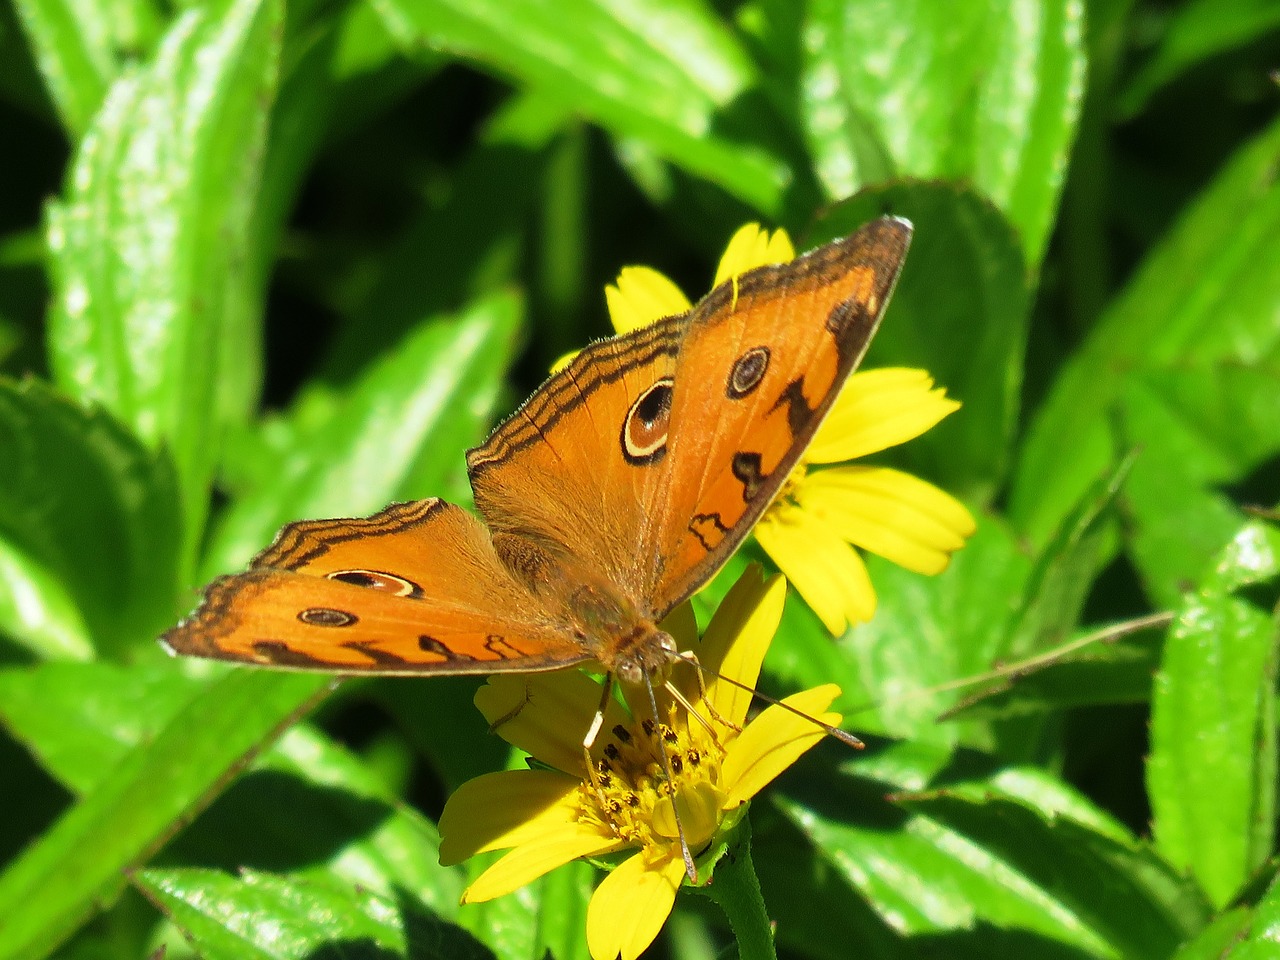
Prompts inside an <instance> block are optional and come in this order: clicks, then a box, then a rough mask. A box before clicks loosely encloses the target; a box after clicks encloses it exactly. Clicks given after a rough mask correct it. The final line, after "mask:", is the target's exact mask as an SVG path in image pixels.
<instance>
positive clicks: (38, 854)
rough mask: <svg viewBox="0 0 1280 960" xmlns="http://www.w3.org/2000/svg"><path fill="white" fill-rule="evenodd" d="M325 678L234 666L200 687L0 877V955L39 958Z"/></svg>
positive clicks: (316, 692) (323, 685)
mask: <svg viewBox="0 0 1280 960" xmlns="http://www.w3.org/2000/svg"><path fill="white" fill-rule="evenodd" d="M331 682H332V681H331V679H330V678H329V677H327V676H316V675H308V674H279V673H277V674H268V673H262V672H255V671H245V670H241V671H235V672H232V673H229V674H227V675H226V676H225V677H223V678H222V679H220V680H217V681H215V682H213V683H210V684H208V685H207V686H206V687H204V688H203V689H202V690H201V691H200V692H199V693H197V694H196V696H195V697H193V698H192V699H191V700H190V701H189V702H188V703H187V705H186V706H185V707H184V708H183V709H182V710H181V711H179V712H178V713H177V714H176V715H175V716H174V717H173V718H172V719H171V720H170V721H169V723H167V724H166V725H165V726H164V729H163V730H161V731H160V733H159V734H157V736H156V737H155V739H154V740H152V741H150V742H148V743H144V744H141V745H139V746H138V747H136V748H134V749H133V750H132V751H130V752H129V753H128V754H127V755H126V756H125V757H124V758H123V759H122V760H121V761H120V763H119V764H118V765H117V766H116V767H115V768H114V769H113V770H112V771H111V772H110V773H109V774H108V775H107V776H106V777H105V778H104V779H102V780H101V781H100V782H99V783H98V785H97V787H96V789H94V790H93V792H92V793H90V794H89V795H87V796H86V797H85V798H84V799H82V800H80V801H79V802H78V803H76V804H75V805H74V806H73V807H71V809H70V810H68V811H67V812H66V813H65V814H64V815H63V816H62V817H61V818H60V819H59V820H58V821H57V823H55V824H54V826H53V827H52V828H50V829H49V830H48V831H46V832H45V833H44V834H43V835H42V836H41V837H40V838H39V839H38V840H36V841H35V842H34V843H32V844H31V845H30V846H28V847H27V848H26V849H25V850H24V851H23V852H22V853H21V854H20V855H19V856H18V857H17V858H16V859H14V860H13V861H12V862H11V863H10V864H9V865H8V867H7V868H6V869H5V871H4V873H2V874H0V916H3V917H5V921H6V922H5V924H4V925H3V926H2V927H0V958H2V960H11V958H12V960H25V958H28V957H34V956H43V955H45V953H47V952H48V951H49V950H51V949H53V948H54V947H55V946H57V945H58V944H59V943H60V942H61V941H63V940H65V939H66V938H67V937H68V936H70V935H71V934H72V933H73V932H74V931H75V930H76V929H77V928H78V927H79V926H80V924H81V923H83V922H84V921H85V919H87V918H88V916H89V915H90V913H91V912H92V911H93V910H94V909H96V908H99V907H100V906H102V905H105V904H109V903H110V902H111V901H112V900H113V899H114V898H115V897H116V895H117V894H118V892H119V890H120V888H121V885H122V884H123V882H124V871H125V870H127V869H129V868H130V867H132V866H134V865H136V864H138V863H140V862H142V861H143V860H145V859H146V858H147V856H148V855H149V854H150V853H151V852H152V851H153V850H155V849H156V848H157V847H158V846H160V845H161V844H162V843H163V842H164V840H165V839H166V838H167V837H168V836H169V835H170V834H172V833H173V832H174V831H175V830H176V829H177V828H178V827H179V826H180V825H181V823H182V822H183V820H184V818H186V817H189V816H190V815H191V811H192V810H193V809H196V808H198V807H199V806H200V805H201V804H202V803H203V802H205V801H206V800H207V798H208V797H209V796H211V795H212V794H213V793H214V792H216V791H217V790H218V789H219V788H220V787H221V785H222V784H223V783H224V782H225V781H226V780H227V779H228V778H229V777H230V776H231V775H233V774H234V772H235V771H236V769H237V767H238V766H239V765H242V764H243V763H244V760H245V757H246V756H247V755H249V754H250V753H252V752H253V751H255V750H258V749H260V748H261V746H262V744H263V743H264V742H265V741H267V740H269V739H270V738H271V737H273V736H274V735H275V734H276V733H277V732H278V731H279V730H281V729H282V728H283V727H284V726H285V725H286V724H287V723H289V722H290V721H291V720H292V719H293V718H294V717H295V716H297V715H298V714H299V713H300V712H301V711H302V710H304V709H305V708H306V707H307V705H308V704H309V703H310V702H312V701H313V700H315V699H316V698H317V697H319V696H320V695H321V694H323V693H324V691H325V690H326V689H327V688H328V686H329V685H330V683H331ZM32 890H39V891H41V896H40V897H39V898H35V899H33V898H32V896H31V891H32Z"/></svg>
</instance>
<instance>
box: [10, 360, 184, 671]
mask: <svg viewBox="0 0 1280 960" xmlns="http://www.w3.org/2000/svg"><path fill="white" fill-rule="evenodd" d="M180 516H181V514H180V506H179V503H178V489H177V483H176V479H175V477H174V475H173V468H172V466H171V465H170V463H169V460H168V458H167V457H166V456H165V455H164V454H163V453H153V452H150V451H147V450H145V449H143V448H142V446H141V445H140V444H139V443H138V441H137V440H136V439H135V438H134V437H133V436H131V435H130V434H129V432H128V431H127V430H125V429H124V428H123V427H121V426H120V425H119V424H118V423H117V422H116V421H115V420H114V419H113V418H112V417H110V416H109V415H108V414H106V413H105V412H103V411H102V410H94V409H90V410H85V409H83V408H81V407H79V406H77V405H75V404H74V403H72V402H70V401H69V400H67V399H65V398H63V397H60V396H58V395H57V394H55V393H53V392H52V391H51V390H49V389H48V388H47V387H44V386H42V385H41V384H39V383H38V382H36V381H27V382H25V383H22V384H12V383H6V382H2V381H0V537H2V538H3V540H4V542H5V544H6V549H5V554H6V556H7V557H8V558H9V560H10V561H11V562H12V563H15V564H18V565H19V569H18V570H17V571H16V572H17V574H18V575H17V576H16V577H14V578H5V580H4V581H0V584H2V586H3V589H4V591H5V594H6V597H7V599H6V600H5V601H4V603H5V605H6V606H9V607H11V608H13V609H14V610H15V613H18V615H19V619H17V620H9V621H6V624H5V627H4V629H5V630H6V632H11V633H12V634H13V635H14V636H20V635H23V634H25V635H26V636H28V637H31V636H35V635H39V634H43V635H45V636H46V639H47V640H49V642H54V638H56V637H62V638H63V640H64V642H65V643H69V644H71V645H72V647H71V649H77V648H79V647H80V640H82V639H84V638H83V637H80V636H79V634H80V620H81V618H82V620H83V625H84V626H86V627H87V628H88V630H89V634H90V638H91V639H92V640H93V642H94V643H95V644H96V645H98V646H99V648H100V649H101V650H102V651H103V652H106V653H110V654H113V655H120V654H121V653H122V652H124V650H125V649H126V648H127V647H129V646H131V645H134V644H137V643H139V642H144V641H145V642H149V641H151V640H152V639H153V638H154V637H155V635H156V633H158V632H159V630H161V629H162V628H163V627H164V626H165V624H166V623H167V622H168V621H169V620H170V619H171V618H172V616H173V613H174V599H175V597H176V595H177V585H176V567H177V564H178V556H179V549H180V546H179V545H180V543H181V525H180ZM50 577H54V578H57V581H58V583H59V584H60V587H61V589H58V590H54V589H52V588H50V589H48V590H45V591H43V592H42V593H40V594H36V593H34V592H25V591H26V590H27V589H29V587H30V586H31V585H32V584H40V583H45V584H48V582H49V578H50ZM17 590H23V591H24V592H23V593H21V594H19V593H17V592H16V591H17ZM67 599H70V600H72V601H74V603H75V606H76V610H77V611H78V617H77V616H75V615H73V613H72V611H70V610H68V609H67V608H66V605H65V604H66V600H67ZM32 604H40V606H39V607H38V608H36V609H32V608H31V607H30V606H29V605H32ZM19 605H22V606H23V607H24V608H25V609H23V610H22V611H21V612H20V613H19V611H18V610H17V607H18V606H19ZM23 622H26V623H28V624H31V625H32V626H29V627H27V628H25V629H24V628H23V627H22V623H23ZM71 638H76V639H71Z"/></svg>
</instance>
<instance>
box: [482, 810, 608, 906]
mask: <svg viewBox="0 0 1280 960" xmlns="http://www.w3.org/2000/svg"><path fill="white" fill-rule="evenodd" d="M621 846H622V841H621V840H619V839H618V838H617V837H612V836H604V835H603V834H602V833H601V832H600V828H599V827H597V826H592V825H589V824H585V823H572V824H566V825H565V826H564V827H563V828H561V830H559V831H558V832H556V833H552V834H546V835H545V836H543V837H542V838H541V839H539V840H536V841H534V842H532V843H525V844H522V845H521V846H518V847H516V848H515V849H514V850H512V851H511V852H510V853H508V854H507V855H506V856H504V857H503V858H502V859H501V860H499V861H498V862H497V863H495V864H494V865H493V866H491V867H490V868H489V869H488V870H486V871H485V872H484V873H482V874H480V876H479V877H477V878H476V881H475V883H473V884H471V886H469V887H467V889H466V890H464V891H463V893H462V902H463V903H483V902H484V901H486V900H492V899H493V898H494V897H501V896H503V895H504V894H508V893H510V892H511V891H512V890H518V889H520V888H521V887H523V886H524V885H525V884H526V883H531V882H532V881H534V880H537V879H538V878H539V877H540V876H542V875H543V874H544V873H547V872H549V871H551V870H554V869H555V868H556V867H562V866H564V865H565V864H566V863H569V862H571V861H573V860H577V859H578V858H579V857H594V856H598V855H600V854H602V853H609V852H610V851H613V850H617V849H619V848H620V847H621Z"/></svg>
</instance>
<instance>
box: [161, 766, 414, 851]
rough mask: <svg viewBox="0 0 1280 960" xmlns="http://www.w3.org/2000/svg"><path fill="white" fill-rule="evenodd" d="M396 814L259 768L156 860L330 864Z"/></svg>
mask: <svg viewBox="0 0 1280 960" xmlns="http://www.w3.org/2000/svg"><path fill="white" fill-rule="evenodd" d="M392 813H393V810H392V808H391V807H390V806H388V805H387V804H385V803H381V802H379V801H376V800H370V799H368V798H365V797H359V796H356V795H355V794H352V793H348V792H347V791H345V790H339V789H336V788H333V787H321V786H317V785H315V784H311V783H308V782H306V781H305V780H303V779H301V778H300V777H296V776H292V775H290V774H286V773H282V772H279V771H274V770H255V771H252V772H250V773H248V774H246V775H245V776H243V777H241V778H240V779H239V780H237V781H236V782H235V784H233V785H232V786H231V788H230V789H229V790H227V791H226V793H224V794H222V796H220V797H219V798H218V799H217V800H216V801H215V802H214V803H213V805H212V806H210V807H209V809H208V810H206V811H205V812H204V813H203V814H201V815H200V817H199V818H198V819H197V820H196V821H195V823H193V824H191V826H189V827H188V828H187V829H185V830H184V831H183V832H182V833H181V834H179V835H178V836H177V837H176V838H175V839H174V840H173V841H172V842H171V843H170V844H169V845H168V846H167V847H166V848H165V850H164V852H163V854H161V856H160V857H159V858H157V861H156V862H157V864H159V863H176V864H181V865H183V866H199V867H213V868H218V869H222V870H226V871H229V872H233V873H234V872H235V871H237V870H239V869H240V868H241V867H250V868H253V869H256V870H265V871H268V872H272V873H289V872H291V871H295V870H300V869H303V868H305V867H309V866H314V865H317V864H324V863H328V862H329V861H331V860H332V859H333V858H334V856H335V855H336V854H337V853H338V852H339V851H341V850H342V849H343V848H344V847H346V846H348V845H349V844H350V843H352V842H353V841H355V840H358V839H359V838H361V837H364V836H368V835H369V834H370V833H372V832H373V831H374V830H376V829H377V828H378V826H379V825H380V824H381V823H382V822H383V821H384V820H386V818H387V817H389V816H391V814H392Z"/></svg>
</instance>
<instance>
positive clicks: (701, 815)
mask: <svg viewBox="0 0 1280 960" xmlns="http://www.w3.org/2000/svg"><path fill="white" fill-rule="evenodd" d="M676 796H677V797H678V798H679V802H680V819H679V821H677V820H676V813H675V809H674V807H673V806H672V803H671V798H670V797H663V798H662V800H661V801H660V802H659V803H658V804H657V805H656V806H654V808H653V830H654V832H655V833H657V834H658V835H659V836H662V837H666V838H667V839H668V840H675V839H676V838H677V837H679V836H680V828H681V827H684V839H685V842H686V843H688V844H689V848H690V849H691V850H694V851H697V850H701V849H702V848H703V847H705V846H706V845H707V842H708V841H710V839H711V838H712V837H713V836H715V833H716V829H717V828H718V827H719V826H720V811H721V809H722V808H723V807H724V791H722V790H720V789H719V788H718V787H716V786H715V785H714V784H711V783H708V782H706V781H703V782H701V783H696V784H694V785H693V786H692V787H691V788H686V789H683V790H679V791H677V792H676Z"/></svg>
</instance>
